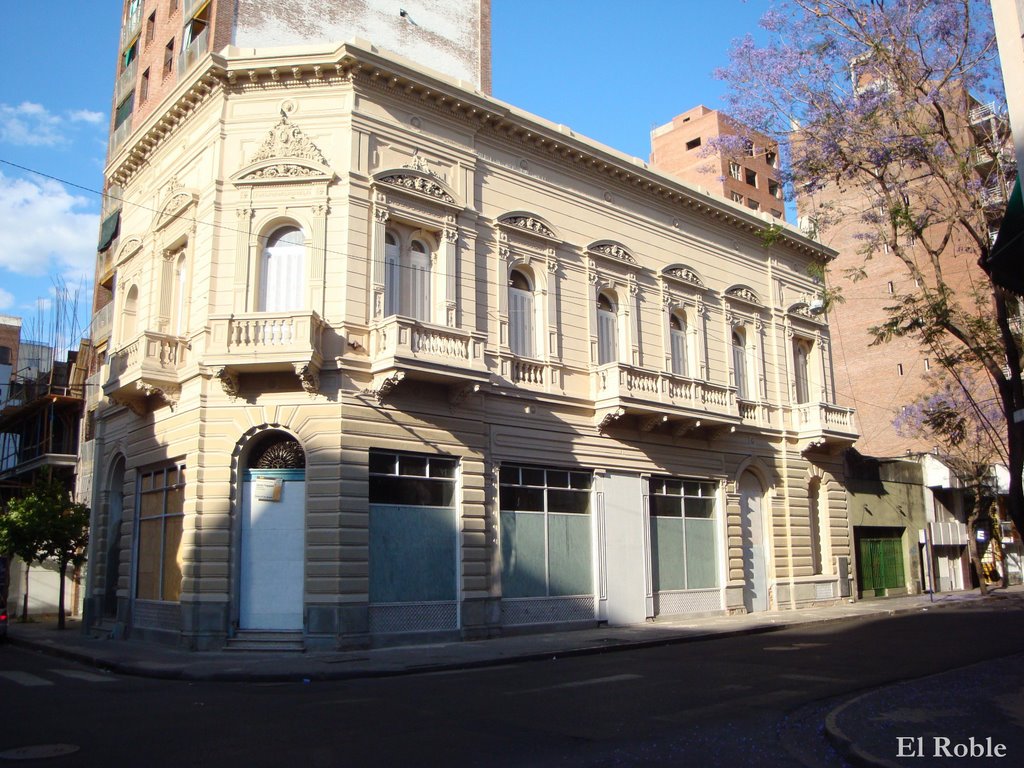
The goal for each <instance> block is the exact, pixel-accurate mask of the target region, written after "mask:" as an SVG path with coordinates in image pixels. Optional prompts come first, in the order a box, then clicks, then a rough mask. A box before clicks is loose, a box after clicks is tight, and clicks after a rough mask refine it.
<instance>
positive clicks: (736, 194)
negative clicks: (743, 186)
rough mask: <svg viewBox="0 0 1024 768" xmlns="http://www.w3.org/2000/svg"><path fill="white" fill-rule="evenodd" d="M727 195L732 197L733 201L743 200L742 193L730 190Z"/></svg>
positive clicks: (740, 201)
mask: <svg viewBox="0 0 1024 768" xmlns="http://www.w3.org/2000/svg"><path fill="white" fill-rule="evenodd" d="M729 197H730V198H731V199H732V201H733V202H734V203H742V202H743V195H741V194H740V193H739V192H730V193H729Z"/></svg>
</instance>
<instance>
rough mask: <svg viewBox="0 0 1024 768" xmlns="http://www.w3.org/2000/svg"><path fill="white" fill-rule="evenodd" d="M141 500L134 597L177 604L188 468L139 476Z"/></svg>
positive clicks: (157, 471) (177, 466) (177, 468)
mask: <svg viewBox="0 0 1024 768" xmlns="http://www.w3.org/2000/svg"><path fill="white" fill-rule="evenodd" d="M138 501H139V504H138V512H137V513H136V514H137V523H138V569H137V572H136V578H135V596H136V597H137V598H138V599H140V600H164V601H168V602H177V601H178V599H179V598H180V596H181V564H180V563H179V561H178V549H179V547H180V545H181V532H182V528H183V525H182V524H183V522H184V520H185V465H184V464H178V465H173V466H169V467H161V468H159V469H154V470H149V471H145V472H142V473H140V475H139V484H138Z"/></svg>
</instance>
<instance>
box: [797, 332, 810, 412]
mask: <svg viewBox="0 0 1024 768" xmlns="http://www.w3.org/2000/svg"><path fill="white" fill-rule="evenodd" d="M810 359H811V345H810V342H808V341H807V340H806V339H794V340H793V377H794V384H795V385H796V401H797V402H798V403H809V402H810V401H811V384H810V375H809V373H808V370H809V365H810Z"/></svg>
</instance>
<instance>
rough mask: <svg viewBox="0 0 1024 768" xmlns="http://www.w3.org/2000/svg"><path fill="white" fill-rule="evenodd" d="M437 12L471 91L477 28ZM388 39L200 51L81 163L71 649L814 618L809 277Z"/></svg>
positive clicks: (830, 559)
mask: <svg viewBox="0 0 1024 768" xmlns="http://www.w3.org/2000/svg"><path fill="white" fill-rule="evenodd" d="M167 5H168V4H167V3H149V2H144V3H142V4H141V11H139V12H140V13H141V15H142V18H143V19H146V18H148V16H149V15H150V14H151V13H152V12H153V11H154V10H155V11H156V14H157V18H158V19H159V18H162V17H163V16H166V10H167ZM247 5H255V4H247V3H241V4H239V6H240V7H245V6H247ZM260 5H261V6H262V5H268V4H265V3H264V4H260ZM279 5H281V6H286V5H288V4H286V3H281V4H279ZM294 5H295V6H298V5H300V4H298V3H295V4H294ZM327 5H328V6H330V4H327ZM339 5H340V4H339ZM385 5H386V4H385V3H377V4H375V6H374V7H377V8H383V7H385ZM128 6H129V10H131V9H132V8H133V4H132V3H129V4H128ZM323 6H324V4H322V3H321V4H318V5H317V7H319V8H322V7H323ZM352 7H355V5H354V4H353V6H352ZM359 7H363V6H362V4H360V6H359ZM433 7H435V4H433V3H403V5H402V9H404V10H405V11H406V12H407V14H409V15H411V16H412V17H413V21H415V23H416V25H417V29H418V30H420V31H424V32H426V31H430V29H431V27H430V19H431V16H430V15H429V14H428V13H427V12H426V11H427V10H429V9H430V8H433ZM445 7H456V8H461V9H462V10H463V11H465V12H464V13H462V14H461V16H459V15H454V16H452V15H450V16H449V21H451V22H452V23H453V24H454V27H452V28H449V27H447V26H441V25H440V22H438V26H437V28H436V29H435V32H436V33H437V34H438V35H442V36H444V37H447V38H448V42H449V43H452V44H455V42H456V41H460V40H465V39H468V40H474V41H476V42H475V43H473V44H472V46H466V47H465V57H464V58H465V59H466V60H467V61H469V60H472V61H476V59H475V58H474V57H475V56H476V57H480V64H479V70H480V72H481V73H483V72H485V71H486V69H487V65H486V62H485V58H486V48H487V45H486V40H485V39H484V38H483V37H481V33H480V32H479V30H480V29H481V26H485V25H482V22H481V19H483V18H485V17H486V5H485V4H484V5H477V4H468V3H467V4H455V5H454V6H453V5H452V4H451V3H446V4H445ZM210 10H211V13H213V14H214V17H216V16H217V13H218V12H217V9H216V8H215V7H214V6H212V5H211V6H210ZM393 10H394V14H395V16H396V17H397V18H398V19H403V18H405V17H403V16H401V13H400V10H399V9H398V8H397V7H396V8H394V9H393ZM327 15H329V14H327ZM130 18H132V15H131V14H127V15H126V19H130ZM281 18H291V16H289V15H287V14H286V15H283V16H281ZM456 22H457V23H456ZM396 23H397V22H396ZM247 26H248V27H251V28H255V27H256V25H255V24H254V23H253V24H248V25H247ZM342 27H343V25H342V26H339V27H336V28H332V29H336V30H339V31H338V36H339V38H341V39H347V38H350V37H351V36H350V35H347V34H342V32H344V29H342ZM175 34H176V33H175ZM332 34H333V33H332ZM272 42H273V43H274V45H275V46H277V43H278V42H280V41H279V40H278V39H277V38H274V39H273V40H272ZM154 44H155V45H163V43H161V42H159V41H157V42H156V43H154ZM459 45H461V44H459ZM389 46H390V48H392V49H393V48H394V47H396V46H395V45H394V44H392V43H389V42H387V41H385V40H382V39H371V40H370V41H369V42H359V41H351V40H349V42H344V43H341V42H334V41H332V42H328V43H323V44H319V43H314V44H311V45H299V46H292V47H270V48H262V47H257V46H253V47H249V46H245V47H242V46H240V45H234V46H231V45H229V46H227V47H221V48H216V47H215V46H213V47H211V49H210V50H209V51H206V52H204V53H203V55H202V56H199V57H197V58H195V59H194V60H192V61H190V62H189V64H188V67H187V68H185V69H180V68H179V69H177V70H175V83H174V84H173V86H170V87H169V89H168V90H167V91H166V92H165V93H164V95H162V96H161V97H160V99H159V101H158V102H157V103H154V104H152V105H151V106H150V107H149V111H148V112H147V113H145V115H144V116H139V117H138V119H137V121H133V124H132V127H131V129H130V131H128V132H127V133H126V135H125V136H124V138H122V139H119V140H117V141H114V143H113V144H112V150H111V153H110V156H109V160H108V164H107V168H106V183H107V188H108V190H117V194H116V196H115V195H114V194H113V193H112V194H111V195H110V196H109V198H110V200H111V201H114V202H116V203H117V205H119V210H118V211H117V212H116V219H111V220H109V221H108V224H107V225H106V226H104V228H103V231H102V233H101V242H100V249H101V250H100V253H99V258H98V267H97V272H98V278H97V279H98V283H99V284H101V285H102V286H105V288H104V290H101V291H100V292H98V294H97V306H96V314H95V319H94V324H93V327H94V329H99V330H96V332H95V334H94V335H95V336H96V338H95V339H94V344H95V346H96V347H97V348H98V349H101V350H103V352H102V354H101V356H100V360H101V365H100V366H99V367H98V368H97V370H96V372H95V373H94V374H93V378H92V379H91V383H94V384H95V385H96V386H94V387H90V388H89V391H90V392H95V393H98V394H97V395H96V396H95V397H94V398H93V399H91V400H90V402H89V403H88V406H87V407H88V408H89V410H90V423H93V424H94V425H95V428H94V430H93V431H92V432H91V433H90V437H91V439H89V440H88V441H87V442H88V452H89V453H90V455H92V456H94V464H93V470H92V473H93V485H94V487H95V494H94V499H93V505H92V506H93V531H92V540H91V545H92V551H91V558H90V583H89V619H88V623H89V625H90V626H91V627H94V628H106V629H108V630H109V631H111V632H112V633H115V634H118V633H120V634H128V635H131V636H134V637H143V638H153V639H160V640H168V641H170V642H174V643H182V644H184V645H186V646H188V647H191V648H219V647H223V646H224V645H225V644H231V645H236V646H243V647H245V646H248V647H254V646H255V647H259V644H260V643H261V642H263V641H266V640H268V639H273V640H274V642H278V643H279V642H282V639H284V641H285V642H287V643H290V644H291V646H292V647H296V648H301V647H304V646H305V647H311V646H322V647H323V646H326V647H353V646H365V645H367V644H377V643H393V642H410V641H415V640H419V639H423V638H437V637H447V638H459V637H463V638H472V637H487V636H494V635H498V634H501V633H505V632H512V631H522V630H524V629H538V628H545V627H580V626H593V625H594V624H595V623H597V622H602V621H604V622H610V623H617V624H628V623H633V622H643V621H645V620H647V619H648V618H653V617H658V616H671V615H681V614H688V613H690V614H692V613H706V612H713V613H714V612H717V613H723V612H743V611H764V610H768V609H771V608H776V607H779V608H798V607H800V606H805V605H811V604H816V603H829V602H834V601H838V600H841V599H843V598H844V597H845V596H846V595H848V594H850V590H851V588H852V585H851V581H850V578H849V567H848V566H849V557H850V535H849V525H848V514H847V503H846V489H845V484H844V475H843V464H842V461H841V457H840V453H841V451H842V449H844V448H845V447H847V446H849V445H850V444H851V443H852V442H853V440H854V438H855V436H856V428H855V424H854V414H853V412H852V411H851V410H850V409H847V408H843V407H840V406H837V405H836V404H835V402H834V399H835V398H834V386H833V370H832V364H831V346H830V342H829V329H828V327H827V325H826V324H825V323H824V322H823V321H822V318H821V317H820V315H817V314H815V313H813V312H811V311H810V308H809V304H810V302H811V301H812V300H813V298H814V295H815V291H816V289H815V286H814V284H813V282H812V280H811V279H810V278H809V277H808V274H807V267H808V265H809V264H811V263H821V262H823V261H827V260H829V259H831V258H832V257H833V256H834V253H833V252H832V251H830V250H829V249H827V248H823V247H822V246H820V245H819V244H817V243H814V242H813V241H811V240H810V239H808V238H807V237H805V236H804V235H803V234H801V233H800V232H799V231H798V230H796V229H794V228H792V227H785V226H784V227H783V230H782V232H781V233H780V234H779V237H777V238H775V239H773V241H772V243H771V244H770V245H766V243H765V239H764V238H763V237H762V236H761V235H762V233H763V232H764V230H765V229H766V227H767V226H768V220H766V218H764V217H762V216H761V215H758V214H755V213H754V212H752V211H751V210H749V209H748V208H746V207H738V206H734V205H731V204H729V203H728V202H727V201H723V200H721V199H720V198H718V197H715V196H712V195H709V194H706V193H704V192H700V191H698V190H695V189H694V188H693V187H691V186H688V185H686V184H684V183H682V182H680V181H679V180H678V179H675V178H672V177H670V176H667V175H664V174H662V173H659V172H656V171H653V170H651V169H649V168H646V167H644V166H643V164H637V162H636V161H635V160H634V159H633V158H629V157H626V156H624V155H623V154H621V153H619V152H617V151H615V150H613V149H610V148H608V147H605V146H602V145H600V144H597V143H595V142H593V141H590V140H588V139H587V138H585V137H582V136H579V135H577V134H576V133H575V132H573V131H572V130H571V129H569V128H567V127H565V126H560V125H554V124H552V123H549V122H547V121H545V120H543V119H541V118H539V117H536V116H534V115H531V114H528V113H526V112H523V111H521V110H518V109H516V108H515V107H512V106H509V105H507V104H504V103H502V102H500V101H497V100H495V99H493V98H491V97H490V96H489V95H488V94H487V93H486V88H483V87H480V86H481V85H483V84H484V80H485V78H484V76H483V74H481V75H480V76H479V79H477V78H474V77H467V76H464V74H462V73H460V72H438V71H437V70H436V69H428V68H427V67H425V66H423V64H424V63H426V64H428V65H430V66H433V65H434V57H432V56H429V55H427V56H425V57H424V56H420V55H418V54H417V56H418V58H417V60H416V61H413V60H410V59H409V58H402V57H399V56H397V55H395V54H393V53H390V52H385V51H386V50H388V49H389ZM438 46H439V47H445V44H444V43H443V41H440V42H438ZM457 47H458V46H457ZM470 47H471V48H473V51H475V52H473V51H470V50H469V48H470ZM399 53H401V51H399ZM407 53H409V55H412V54H413V53H415V51H413V52H411V53H410V52H408V51H407ZM115 133H116V129H115ZM114 215H115V214H114V212H113V211H112V212H111V216H114ZM112 222H116V224H115V223H112ZM104 291H105V292H104ZM271 633H273V634H271Z"/></svg>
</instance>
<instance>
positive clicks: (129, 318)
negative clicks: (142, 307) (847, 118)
mask: <svg viewBox="0 0 1024 768" xmlns="http://www.w3.org/2000/svg"><path fill="white" fill-rule="evenodd" d="M138 312H139V287H138V286H137V285H133V286H132V287H131V288H129V289H128V295H127V296H125V297H124V315H123V316H122V318H121V343H122V344H126V343H128V342H129V341H131V340H132V339H134V338H135V326H136V320H137V318H138Z"/></svg>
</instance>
